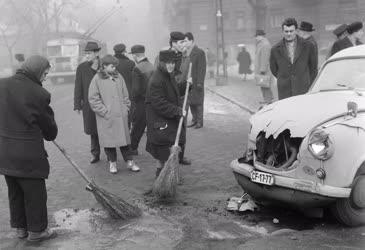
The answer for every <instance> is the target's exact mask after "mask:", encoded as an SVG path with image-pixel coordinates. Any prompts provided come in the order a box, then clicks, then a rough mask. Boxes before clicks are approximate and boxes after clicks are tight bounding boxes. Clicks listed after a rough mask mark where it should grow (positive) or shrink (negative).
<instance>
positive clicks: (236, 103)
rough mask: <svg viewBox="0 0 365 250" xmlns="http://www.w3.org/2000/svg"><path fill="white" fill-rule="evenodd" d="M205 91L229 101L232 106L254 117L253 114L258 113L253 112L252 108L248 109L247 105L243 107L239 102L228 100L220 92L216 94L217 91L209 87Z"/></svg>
mask: <svg viewBox="0 0 365 250" xmlns="http://www.w3.org/2000/svg"><path fill="white" fill-rule="evenodd" d="M205 89H206V90H208V91H209V92H211V93H213V94H215V95H217V96H219V97H220V98H222V99H224V100H226V101H228V102H230V103H232V104H234V105H236V106H238V107H239V108H241V109H243V110H244V111H246V112H248V113H250V114H251V115H252V114H254V113H256V111H254V110H252V109H251V108H250V107H248V106H246V105H243V104H241V103H239V102H237V101H235V100H232V99H230V98H228V97H226V96H224V95H222V94H219V93H218V92H216V91H214V90H212V89H211V88H209V87H205Z"/></svg>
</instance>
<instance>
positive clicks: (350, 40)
mask: <svg viewBox="0 0 365 250" xmlns="http://www.w3.org/2000/svg"><path fill="white" fill-rule="evenodd" d="M347 33H348V36H346V37H345V38H343V39H341V40H338V41H336V42H335V43H334V44H333V47H332V51H331V56H332V55H334V54H336V53H337V52H339V51H341V50H343V49H346V48H350V47H353V46H356V45H360V44H362V42H361V38H362V36H363V35H364V30H363V24H362V22H354V23H351V24H350V25H348V26H347Z"/></svg>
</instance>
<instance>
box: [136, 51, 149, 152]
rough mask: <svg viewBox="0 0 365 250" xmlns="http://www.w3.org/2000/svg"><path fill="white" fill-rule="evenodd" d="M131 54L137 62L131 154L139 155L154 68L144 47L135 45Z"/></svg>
mask: <svg viewBox="0 0 365 250" xmlns="http://www.w3.org/2000/svg"><path fill="white" fill-rule="evenodd" d="M131 54H132V55H133V58H134V60H135V62H136V67H134V69H133V73H132V96H131V100H132V102H133V103H134V110H133V113H132V130H131V153H132V154H134V155H138V145H139V142H140V140H141V138H142V136H143V133H144V131H145V129H146V126H147V124H146V104H145V101H146V100H145V99H146V91H147V86H148V82H149V80H150V78H151V76H152V73H153V70H154V66H153V64H152V63H150V62H149V61H148V59H147V57H146V55H145V47H144V46H143V45H134V46H133V47H132V48H131Z"/></svg>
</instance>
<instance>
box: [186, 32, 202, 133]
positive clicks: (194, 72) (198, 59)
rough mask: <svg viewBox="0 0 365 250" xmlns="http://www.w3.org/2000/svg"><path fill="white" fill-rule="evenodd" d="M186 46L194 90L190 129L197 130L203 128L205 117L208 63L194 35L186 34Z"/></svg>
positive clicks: (190, 99) (192, 90)
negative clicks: (205, 82) (196, 43)
mask: <svg viewBox="0 0 365 250" xmlns="http://www.w3.org/2000/svg"><path fill="white" fill-rule="evenodd" d="M185 45H186V48H187V54H188V55H189V58H190V63H191V76H189V77H191V78H192V88H191V90H190V92H189V107H190V111H191V114H192V116H193V118H192V121H191V124H190V125H188V127H195V128H196V129H199V128H202V127H203V115H204V80H205V74H206V71H207V62H206V57H205V52H204V50H202V49H200V48H199V47H198V46H196V45H195V42H194V36H193V34H192V33H190V32H187V33H186V34H185Z"/></svg>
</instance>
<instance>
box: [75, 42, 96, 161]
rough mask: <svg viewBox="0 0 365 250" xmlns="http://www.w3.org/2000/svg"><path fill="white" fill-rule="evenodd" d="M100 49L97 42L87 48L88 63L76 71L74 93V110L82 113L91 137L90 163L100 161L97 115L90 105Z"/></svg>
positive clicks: (89, 44)
mask: <svg viewBox="0 0 365 250" xmlns="http://www.w3.org/2000/svg"><path fill="white" fill-rule="evenodd" d="M100 49H101V48H100V47H99V45H98V44H97V43H96V42H93V41H90V42H88V43H87V44H86V47H85V56H86V61H85V62H83V63H81V64H80V65H79V66H78V67H77V69H76V80H75V91H74V110H75V111H76V112H77V113H79V114H80V113H81V110H82V116H83V119H84V132H85V134H87V135H90V139H91V154H92V159H91V161H90V163H96V162H98V161H99V160H100V144H99V137H98V131H97V127H96V117H95V113H94V112H93V111H92V110H91V107H90V104H89V86H90V83H91V80H92V79H93V77H94V75H95V74H96V72H97V70H98V69H99V51H100Z"/></svg>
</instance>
